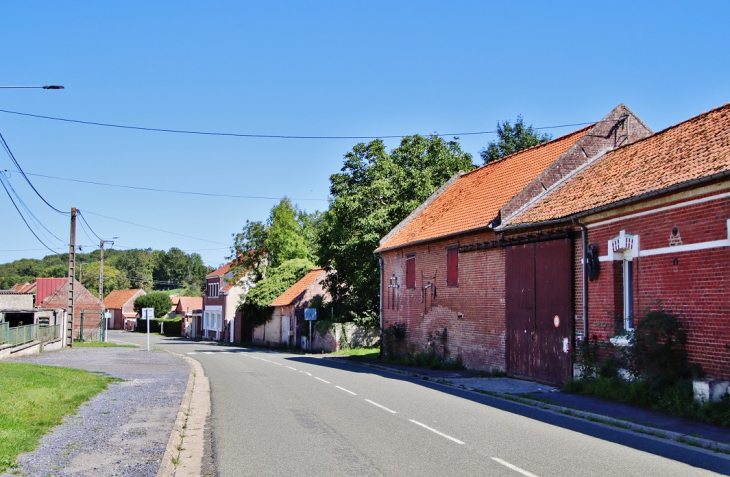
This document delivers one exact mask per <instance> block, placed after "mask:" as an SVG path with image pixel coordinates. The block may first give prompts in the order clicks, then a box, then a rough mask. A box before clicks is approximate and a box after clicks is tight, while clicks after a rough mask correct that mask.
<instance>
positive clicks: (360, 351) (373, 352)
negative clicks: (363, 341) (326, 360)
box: [332, 346, 380, 360]
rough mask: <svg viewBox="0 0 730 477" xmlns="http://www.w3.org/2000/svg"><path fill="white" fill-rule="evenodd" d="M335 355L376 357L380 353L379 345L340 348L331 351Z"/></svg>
mask: <svg viewBox="0 0 730 477" xmlns="http://www.w3.org/2000/svg"><path fill="white" fill-rule="evenodd" d="M332 354H334V355H336V356H357V357H359V358H363V359H372V360H375V359H378V355H379V354H380V347H379V346H376V347H373V348H341V349H339V350H338V351H335V352H334V353H332Z"/></svg>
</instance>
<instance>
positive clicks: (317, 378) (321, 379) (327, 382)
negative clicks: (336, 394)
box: [314, 377, 330, 384]
mask: <svg viewBox="0 0 730 477" xmlns="http://www.w3.org/2000/svg"><path fill="white" fill-rule="evenodd" d="M314 379H319V380H320V381H322V382H323V383H327V384H330V382H329V381H325V380H324V379H322V378H317V377H315V378H314Z"/></svg>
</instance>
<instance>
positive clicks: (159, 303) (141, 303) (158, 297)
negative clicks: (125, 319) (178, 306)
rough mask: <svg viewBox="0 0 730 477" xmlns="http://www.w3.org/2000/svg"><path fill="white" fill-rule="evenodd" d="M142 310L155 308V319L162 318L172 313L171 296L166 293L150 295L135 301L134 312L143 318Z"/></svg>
mask: <svg viewBox="0 0 730 477" xmlns="http://www.w3.org/2000/svg"><path fill="white" fill-rule="evenodd" d="M142 308H154V309H155V318H162V317H163V316H165V315H167V314H168V313H170V308H172V300H170V295H168V294H167V293H164V292H153V293H149V294H147V295H143V296H141V297H139V298H137V299H136V300H134V311H136V312H137V313H139V315H140V316H142ZM145 326H146V325H145ZM145 329H146V328H145Z"/></svg>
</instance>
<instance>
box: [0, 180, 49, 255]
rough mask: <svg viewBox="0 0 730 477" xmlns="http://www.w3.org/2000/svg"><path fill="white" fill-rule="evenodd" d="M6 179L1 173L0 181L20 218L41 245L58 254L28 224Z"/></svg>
mask: <svg viewBox="0 0 730 477" xmlns="http://www.w3.org/2000/svg"><path fill="white" fill-rule="evenodd" d="M5 180H6V179H5V177H4V176H3V175H1V174H0V183H2V185H3V189H5V192H6V193H7V194H8V197H9V198H10V202H12V203H13V206H15V210H17V211H18V214H19V215H20V218H21V219H23V222H24V223H25V226H26V227H28V230H30V233H32V234H33V236H34V237H35V238H36V240H38V241H39V242H40V243H41V245H43V246H44V247H46V248H47V249H48V250H50V251H51V253H54V254H56V255H58V252H56V251H55V250H53V249H52V248H51V247H49V246H48V245H46V244H45V242H43V240H41V239H40V238H39V237H38V235H36V233H35V231H34V230H33V229H32V228H31V226H30V225H29V224H28V221H27V220H25V217H24V216H23V214H22V213H21V212H20V209H19V208H18V205H17V204H16V203H15V200H13V196H12V195H10V191H9V190H8V188H7V186H6V185H5Z"/></svg>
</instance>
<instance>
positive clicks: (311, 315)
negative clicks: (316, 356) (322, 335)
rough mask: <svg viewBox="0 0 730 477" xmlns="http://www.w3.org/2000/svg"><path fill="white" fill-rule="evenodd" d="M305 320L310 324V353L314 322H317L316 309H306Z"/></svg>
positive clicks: (310, 350)
mask: <svg viewBox="0 0 730 477" xmlns="http://www.w3.org/2000/svg"><path fill="white" fill-rule="evenodd" d="M304 319H305V320H306V321H308V322H309V352H310V353H311V352H312V322H313V321H316V320H317V309H316V308H305V309H304Z"/></svg>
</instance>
